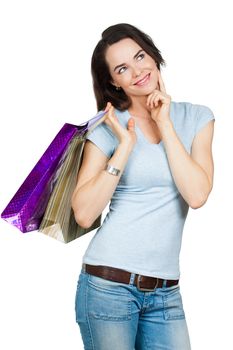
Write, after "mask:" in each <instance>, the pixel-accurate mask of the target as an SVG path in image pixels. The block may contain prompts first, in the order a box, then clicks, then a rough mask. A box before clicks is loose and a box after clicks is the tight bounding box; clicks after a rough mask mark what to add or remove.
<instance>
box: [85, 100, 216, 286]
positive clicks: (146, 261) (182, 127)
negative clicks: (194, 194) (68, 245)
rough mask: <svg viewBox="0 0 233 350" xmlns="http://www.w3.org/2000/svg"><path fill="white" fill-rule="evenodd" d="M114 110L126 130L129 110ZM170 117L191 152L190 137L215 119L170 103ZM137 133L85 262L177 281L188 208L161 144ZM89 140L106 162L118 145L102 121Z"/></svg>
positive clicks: (204, 108) (192, 107) (197, 108)
mask: <svg viewBox="0 0 233 350" xmlns="http://www.w3.org/2000/svg"><path fill="white" fill-rule="evenodd" d="M115 111H116V115H117V117H118V120H119V121H120V123H121V124H122V125H123V126H124V127H127V122H128V119H129V118H130V114H129V112H128V110H126V111H124V112H120V111H119V110H115ZM170 118H171V120H172V122H173V125H174V128H175V131H176V133H177V135H178V137H179V139H180V140H181V142H182V144H183V145H184V147H185V149H186V150H187V152H188V153H189V154H190V151H191V146H192V141H193V139H194V136H195V135H196V134H197V133H198V131H199V130H200V129H201V128H202V127H203V126H204V125H206V124H207V123H208V121H210V120H212V119H215V117H214V115H213V112H212V111H211V109H210V108H208V107H207V106H204V105H198V104H192V103H189V102H173V101H172V102H171V109H170ZM136 134H137V143H136V144H135V146H134V148H133V150H132V152H131V154H130V156H129V158H128V162H127V164H126V166H125V169H124V171H123V173H122V175H121V178H120V180H119V183H118V185H117V187H116V189H115V192H114V193H113V196H112V198H111V201H110V205H109V211H108V213H107V215H106V217H105V219H104V221H103V223H102V225H101V226H100V227H99V228H98V229H97V231H96V233H95V235H94V236H93V238H92V240H91V242H90V243H89V246H88V248H87V250H86V252H85V254H84V257H83V263H87V264H92V265H104V266H112V267H117V268H120V269H124V270H127V271H130V272H134V273H138V274H141V275H147V276H152V277H160V278H164V279H178V278H179V277H180V269H179V254H180V248H181V241H182V233H183V227H184V223H185V219H186V217H187V213H188V209H189V206H188V204H187V202H185V200H184V199H183V197H182V196H181V194H180V193H179V191H178V189H177V187H176V185H175V182H174V180H173V177H172V173H171V171H170V167H169V163H168V160H167V156H166V152H165V147H164V144H163V141H161V142H160V143H159V144H152V143H150V142H149V141H148V140H147V139H146V138H145V136H144V134H143V133H142V131H141V129H140V128H139V127H137V125H136ZM87 139H89V140H91V141H92V142H93V143H95V144H96V145H97V146H98V147H99V148H100V149H101V150H102V151H103V152H104V154H105V155H107V156H108V157H109V158H111V156H112V155H113V153H114V151H115V149H116V147H117V145H118V144H119V141H118V139H117V137H116V136H115V135H114V133H113V132H112V131H111V129H110V127H108V126H107V125H106V124H105V123H101V124H99V125H98V126H97V127H96V128H95V129H94V130H93V131H92V132H91V133H90V135H89V136H88V137H87ZM109 176H111V175H109ZM100 195H101V194H100Z"/></svg>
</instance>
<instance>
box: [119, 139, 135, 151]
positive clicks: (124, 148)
mask: <svg viewBox="0 0 233 350" xmlns="http://www.w3.org/2000/svg"><path fill="white" fill-rule="evenodd" d="M118 147H119V148H120V149H121V150H122V151H126V152H128V153H130V152H131V151H132V149H133V145H132V144H131V143H130V142H129V141H121V142H120V143H119V145H118Z"/></svg>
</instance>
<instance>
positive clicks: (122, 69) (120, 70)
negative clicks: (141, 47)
mask: <svg viewBox="0 0 233 350" xmlns="http://www.w3.org/2000/svg"><path fill="white" fill-rule="evenodd" d="M125 69H126V67H125V66H124V67H121V68H120V69H119V71H118V73H119V74H122V73H124V71H125Z"/></svg>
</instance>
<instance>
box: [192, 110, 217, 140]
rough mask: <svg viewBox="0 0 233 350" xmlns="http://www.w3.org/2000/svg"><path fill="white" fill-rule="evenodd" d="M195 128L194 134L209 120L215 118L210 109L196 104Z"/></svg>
mask: <svg viewBox="0 0 233 350" xmlns="http://www.w3.org/2000/svg"><path fill="white" fill-rule="evenodd" d="M196 107H197V110H196V128H195V135H196V134H197V133H198V132H199V131H200V130H201V129H202V128H203V127H204V126H205V125H206V124H207V123H208V122H209V121H210V120H215V116H214V113H213V112H212V110H211V109H210V108H209V107H207V106H204V105H196Z"/></svg>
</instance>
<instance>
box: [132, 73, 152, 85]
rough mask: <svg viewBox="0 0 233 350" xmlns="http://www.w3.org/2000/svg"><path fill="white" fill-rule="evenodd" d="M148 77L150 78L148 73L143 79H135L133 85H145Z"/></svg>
mask: <svg viewBox="0 0 233 350" xmlns="http://www.w3.org/2000/svg"><path fill="white" fill-rule="evenodd" d="M149 78H150V73H149V74H147V75H146V76H145V77H144V78H143V79H140V80H139V81H137V82H136V83H135V84H134V85H138V86H142V85H145V84H146V83H147V82H148V80H149Z"/></svg>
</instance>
